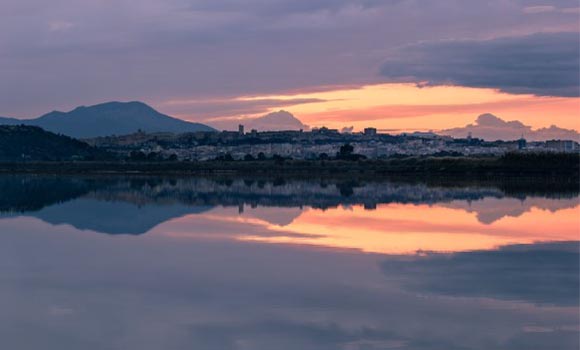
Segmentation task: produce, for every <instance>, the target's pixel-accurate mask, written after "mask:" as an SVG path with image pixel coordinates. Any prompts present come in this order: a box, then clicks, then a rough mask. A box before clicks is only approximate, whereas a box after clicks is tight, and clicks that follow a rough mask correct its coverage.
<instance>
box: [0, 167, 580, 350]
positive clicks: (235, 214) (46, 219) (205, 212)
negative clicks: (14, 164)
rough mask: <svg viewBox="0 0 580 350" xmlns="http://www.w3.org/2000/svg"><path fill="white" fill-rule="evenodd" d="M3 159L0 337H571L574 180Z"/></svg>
mask: <svg viewBox="0 0 580 350" xmlns="http://www.w3.org/2000/svg"><path fill="white" fill-rule="evenodd" d="M501 188H502V186H498V187H496V186H470V187H437V186H426V185H423V184H401V183H367V184H362V183H354V182H351V183H348V182H346V183H344V182H343V183H333V182H328V183H320V182H297V181H284V180H276V181H257V180H248V179H246V180H242V179H239V180H231V179H230V180H219V181H214V180H208V179H152V178H149V179H142V178H137V179H135V178H133V179H130V178H117V179H115V178H72V177H71V178H60V179H59V178H56V177H32V176H28V177H21V176H1V177H0V307H1V312H0V343H1V344H2V345H1V347H2V349H17V350H20V349H59V350H60V349H86V350H92V349H99V350H101V349H123V350H126V349H140V350H141V349H143V350H147V349H155V350H158V349H167V350H172V349H180V350H181V349H212V350H214V349H215V350H228V349H266V350H279V349H280V350H285V349H292V350H296V349H331V350H336V349H344V350H363V349H364V350H371V349H373V350H374V349H445V350H450V349H485V350H490V349H525V350H529V349H547V350H548V349H550V350H551V349H578V347H579V344H578V343H579V340H578V339H579V335H580V321H579V311H578V306H579V305H578V304H579V253H578V248H579V240H580V226H579V225H580V216H579V215H580V210H579V209H580V208H579V205H578V193H577V192H574V191H572V193H570V192H559V193H549V192H548V193H546V192H543V193H540V194H538V193H536V194H530V193H532V192H533V191H530V193H526V191H522V190H518V191H513V190H506V189H501Z"/></svg>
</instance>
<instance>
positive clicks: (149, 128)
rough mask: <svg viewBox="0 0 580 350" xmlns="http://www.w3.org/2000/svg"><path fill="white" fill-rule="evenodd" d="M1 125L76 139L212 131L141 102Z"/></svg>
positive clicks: (5, 121)
mask: <svg viewBox="0 0 580 350" xmlns="http://www.w3.org/2000/svg"><path fill="white" fill-rule="evenodd" d="M0 124H4V125H19V124H25V125H33V126H38V127H41V128H43V129H45V130H47V131H52V132H55V133H59V134H63V135H67V136H71V137H75V138H90V137H98V136H110V135H125V134H131V133H134V132H136V131H138V130H142V131H145V132H195V131H214V129H213V128H211V127H209V126H207V125H204V124H199V123H190V122H187V121H184V120H181V119H177V118H173V117H170V116H168V115H165V114H162V113H159V112H158V111H156V110H155V109H153V108H151V107H150V106H148V105H146V104H145V103H142V102H107V103H102V104H98V105H94V106H89V107H85V106H82V107H77V108H75V109H73V110H72V111H70V112H59V111H54V112H50V113H47V114H45V115H43V116H41V117H39V118H36V119H27V120H19V119H14V118H0Z"/></svg>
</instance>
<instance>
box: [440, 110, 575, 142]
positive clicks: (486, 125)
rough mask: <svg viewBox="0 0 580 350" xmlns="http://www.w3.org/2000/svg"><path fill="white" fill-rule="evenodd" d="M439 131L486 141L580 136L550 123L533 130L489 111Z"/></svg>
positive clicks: (566, 138)
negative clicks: (460, 126) (459, 126)
mask: <svg viewBox="0 0 580 350" xmlns="http://www.w3.org/2000/svg"><path fill="white" fill-rule="evenodd" d="M439 133H440V134H442V135H449V136H452V137H461V138H463V137H466V136H467V135H468V134H469V133H471V135H472V136H473V137H477V138H480V139H484V140H487V141H495V140H517V139H519V138H521V137H522V136H523V137H524V138H526V139H527V140H529V141H546V140H574V141H578V140H579V138H580V134H579V133H578V132H577V131H575V130H570V129H562V128H559V127H557V126H555V125H552V126H550V127H549V128H541V129H537V130H533V129H532V127H531V126H529V125H525V124H524V123H522V122H520V121H517V120H514V121H505V120H503V119H501V118H498V117H496V116H495V115H493V114H489V113H487V114H482V115H480V116H479V117H477V119H476V120H475V123H474V124H469V125H466V126H465V127H462V128H454V129H447V130H442V131H440V132H439Z"/></svg>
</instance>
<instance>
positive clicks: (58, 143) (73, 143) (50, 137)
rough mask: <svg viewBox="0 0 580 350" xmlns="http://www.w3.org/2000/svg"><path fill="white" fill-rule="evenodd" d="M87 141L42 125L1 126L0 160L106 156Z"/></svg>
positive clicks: (102, 157)
mask: <svg viewBox="0 0 580 350" xmlns="http://www.w3.org/2000/svg"><path fill="white" fill-rule="evenodd" d="M107 158H109V157H108V154H107V153H105V152H103V151H101V150H98V149H96V148H93V147H91V146H89V145H88V144H86V143H84V142H81V141H78V140H75V139H73V138H70V137H68V136H64V135H57V134H54V133H51V132H48V131H45V130H42V129H41V128H39V127H35V126H27V125H0V162H18V161H71V160H95V159H107Z"/></svg>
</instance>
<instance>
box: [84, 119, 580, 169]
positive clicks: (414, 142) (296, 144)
mask: <svg viewBox="0 0 580 350" xmlns="http://www.w3.org/2000/svg"><path fill="white" fill-rule="evenodd" d="M85 141H87V142H88V143H89V144H91V145H93V146H96V147H99V148H102V149H105V150H108V151H110V152H113V153H116V154H118V155H119V156H122V157H130V156H131V155H134V154H135V153H140V154H145V155H148V154H156V155H159V156H161V157H164V158H167V157H172V158H174V159H178V160H191V161H199V160H201V161H203V160H211V159H216V158H223V157H226V156H227V157H228V159H229V158H230V157H231V158H233V159H252V158H256V159H263V158H272V157H275V156H281V157H288V158H292V159H321V158H332V157H334V156H336V154H337V152H339V149H340V147H341V146H342V145H344V144H350V145H351V146H353V148H354V153H355V154H360V155H363V156H365V157H367V158H370V159H380V158H388V157H396V156H429V155H433V156H475V155H501V154H504V153H507V152H514V151H520V152H579V150H580V147H579V144H578V142H576V141H571V140H552V141H545V142H527V141H526V140H525V139H524V138H521V139H519V140H514V141H493V142H489V141H484V140H481V139H477V138H473V137H471V135H468V136H467V137H466V138H462V139H458V138H452V137H450V136H442V135H437V134H434V133H409V134H401V135H390V134H382V133H379V132H377V129H375V128H366V129H364V131H363V132H360V133H341V132H339V131H338V130H336V129H328V128H325V127H322V128H317V129H312V130H311V131H303V130H300V131H267V132H258V131H257V130H251V131H250V132H245V130H244V127H243V126H242V125H240V127H239V130H238V131H222V132H194V133H183V134H173V133H145V132H137V133H134V134H130V135H124V136H109V137H99V138H94V139H89V140H85Z"/></svg>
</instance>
